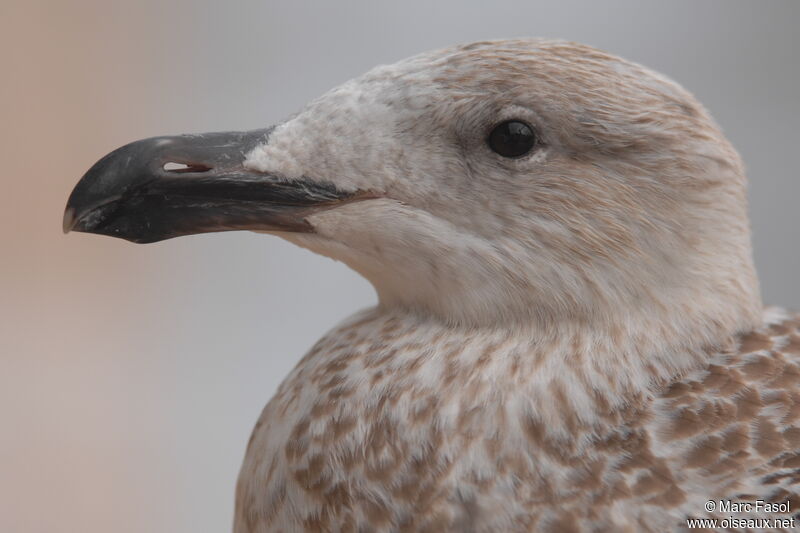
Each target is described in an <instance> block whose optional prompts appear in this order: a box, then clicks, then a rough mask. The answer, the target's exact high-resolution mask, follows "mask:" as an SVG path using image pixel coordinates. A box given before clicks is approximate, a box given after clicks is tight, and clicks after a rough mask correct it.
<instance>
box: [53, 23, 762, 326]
mask: <svg viewBox="0 0 800 533" xmlns="http://www.w3.org/2000/svg"><path fill="white" fill-rule="evenodd" d="M170 165H172V166H170ZM176 165H177V166H176ZM745 189H746V183H745V177H744V171H743V167H742V163H741V161H740V158H739V156H738V154H737V153H736V151H735V150H734V149H733V148H732V147H731V145H730V144H729V143H728V141H727V140H726V139H725V137H724V136H723V134H722V133H721V131H720V129H719V127H718V126H717V125H716V124H715V122H714V121H713V120H712V118H711V117H710V115H709V114H708V112H707V111H706V110H705V109H704V108H703V107H702V106H701V105H700V104H699V103H698V102H697V101H696V100H695V99H694V98H693V97H692V96H691V95H690V94H689V93H688V92H687V91H686V90H684V89H682V88H681V87H680V86H678V85H677V84H676V83H675V82H673V81H671V80H669V79H668V78H666V77H664V76H662V75H660V74H658V73H655V72H653V71H651V70H648V69H646V68H644V67H642V66H639V65H637V64H634V63H632V62H629V61H626V60H623V59H620V58H618V57H615V56H613V55H610V54H607V53H605V52H602V51H599V50H596V49H594V48H591V47H588V46H584V45H580V44H576V43H570V42H564V41H553V40H542V39H525V40H511V41H490V42H481V43H473V44H469V45H464V46H456V47H453V48H448V49H445V50H440V51H435V52H430V53H425V54H421V55H418V56H415V57H412V58H410V59H407V60H404V61H401V62H399V63H396V64H393V65H389V66H380V67H377V68H375V69H373V70H371V71H369V72H368V73H366V74H364V75H363V76H361V77H359V78H356V79H354V80H351V81H349V82H347V83H345V84H343V85H341V86H340V87H338V88H336V89H333V90H332V91H330V92H328V93H327V94H325V95H323V96H321V97H320V98H318V99H317V100H315V101H313V102H311V103H310V104H309V105H308V106H307V107H306V108H305V109H304V110H302V111H301V112H299V113H298V114H296V115H295V116H293V117H291V118H290V119H288V120H286V121H285V122H283V123H281V124H279V125H277V126H275V127H271V128H265V129H263V130H256V131H252V132H237V133H215V134H202V135H188V136H187V135H184V136H175V137H157V138H153V139H146V140H144V141H137V142H135V143H132V144H130V145H127V146H125V147H122V148H120V149H118V150H117V151H115V152H112V153H111V154H109V155H108V156H106V157H105V158H103V159H101V160H100V161H99V162H98V163H97V164H96V165H95V166H94V167H92V169H91V170H89V172H87V174H86V175H85V176H84V178H83V179H82V180H81V182H80V183H79V184H78V185H77V186H76V188H75V191H74V192H73V194H72V196H71V197H70V200H69V202H68V205H67V210H66V213H65V221H64V227H65V230H70V229H74V230H79V231H86V232H93V233H101V234H106V235H111V236H117V237H122V238H125V239H128V240H132V241H135V242H152V241H156V240H162V239H165V238H170V237H174V236H180V235H186V234H190V233H201V232H208V231H224V230H236V229H249V230H254V231H259V232H266V233H272V234H275V235H279V236H281V237H283V238H286V239H288V240H290V241H292V242H294V243H296V244H298V245H300V246H303V247H306V248H308V249H311V250H313V251H315V252H317V253H321V254H323V255H326V256H329V257H332V258H334V259H337V260H340V261H343V262H344V263H346V264H347V265H349V266H350V267H352V268H353V269H354V270H356V271H357V272H359V273H360V274H362V275H363V276H364V277H365V278H367V279H368V280H369V281H370V282H371V283H372V284H373V285H374V287H375V288H376V291H377V293H378V296H379V299H380V305H381V306H382V307H386V308H402V309H405V310H409V311H410V312H414V313H418V314H420V315H425V316H430V317H433V318H436V319H439V320H442V321H445V322H449V323H453V324H467V325H475V326H498V325H502V326H511V325H519V326H520V327H532V328H535V329H537V330H539V331H556V330H558V329H559V328H563V327H567V326H572V325H575V326H577V327H585V326H587V325H589V326H591V327H596V328H600V329H603V330H605V331H612V330H613V331H632V332H633V331H637V334H640V335H646V334H647V333H646V331H647V330H646V328H645V327H644V326H643V325H644V324H649V325H650V326H648V327H651V326H652V327H656V329H658V328H660V329H659V332H660V333H662V334H664V332H666V331H679V330H683V331H686V332H692V334H693V335H700V336H701V337H703V338H706V337H707V338H714V337H715V336H718V334H719V333H720V332H733V331H735V330H738V329H745V328H747V327H749V326H751V325H752V324H753V323H754V322H755V320H756V319H757V316H758V314H759V312H760V298H759V294H758V284H757V281H756V277H755V272H754V268H753V264H752V253H751V246H750V234H749V224H748V218H747V206H746V197H745ZM654 324H659V326H653V325H654ZM656 334H657V332H655V331H654V332H653V335H656Z"/></svg>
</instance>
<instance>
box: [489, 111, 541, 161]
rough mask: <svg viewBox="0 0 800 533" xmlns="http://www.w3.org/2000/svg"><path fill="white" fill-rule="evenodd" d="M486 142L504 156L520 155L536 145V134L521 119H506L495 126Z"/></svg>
mask: <svg viewBox="0 0 800 533" xmlns="http://www.w3.org/2000/svg"><path fill="white" fill-rule="evenodd" d="M486 142H488V143H489V148H491V149H492V150H494V151H495V152H497V153H498V154H500V155H502V156H503V157H520V156H523V155H525V154H527V153H528V152H530V151H531V150H532V149H533V147H534V146H535V145H536V134H535V133H533V128H531V127H530V126H528V125H527V124H525V123H524V122H522V121H520V120H506V121H505V122H501V123H500V124H498V125H497V126H495V128H494V129H493V130H492V132H491V133H490V134H489V138H488V139H486Z"/></svg>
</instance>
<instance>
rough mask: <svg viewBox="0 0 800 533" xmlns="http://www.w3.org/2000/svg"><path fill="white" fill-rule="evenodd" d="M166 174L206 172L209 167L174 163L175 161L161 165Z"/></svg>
mask: <svg viewBox="0 0 800 533" xmlns="http://www.w3.org/2000/svg"><path fill="white" fill-rule="evenodd" d="M161 168H163V169H164V170H165V171H166V172H175V173H182V172H208V171H209V170H211V167H209V166H206V165H202V164H199V163H188V164H187V163H176V162H175V161H167V162H166V163H164V164H163V165H162V167H161Z"/></svg>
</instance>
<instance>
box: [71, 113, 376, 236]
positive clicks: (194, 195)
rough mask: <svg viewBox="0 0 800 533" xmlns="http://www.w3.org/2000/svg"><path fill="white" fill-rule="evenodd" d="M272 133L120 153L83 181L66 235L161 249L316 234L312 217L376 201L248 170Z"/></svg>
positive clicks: (138, 146) (166, 141)
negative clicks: (195, 239) (176, 241)
mask: <svg viewBox="0 0 800 533" xmlns="http://www.w3.org/2000/svg"><path fill="white" fill-rule="evenodd" d="M271 131H272V129H271V128H270V129H262V130H254V131H247V132H222V133H204V134H200V135H177V136H174V137H153V138H150V139H144V140H141V141H136V142H133V143H130V144H127V145H125V146H123V147H122V148H118V149H117V150H114V151H113V152H111V153H110V154H108V155H107V156H105V157H104V158H102V159H101V160H100V161H98V162H97V163H95V165H94V166H93V167H92V168H90V169H89V171H88V172H87V173H86V174H85V175H84V176H83V178H81V180H80V181H79V182H78V184H77V185H76V186H75V189H74V190H73V191H72V194H71V195H70V197H69V200H68V201H67V208H66V210H65V211H64V232H65V233H67V232H69V231H73V230H74V231H83V232H87V233H98V234H101V235H110V236H112V237H119V238H122V239H126V240H129V241H132V242H138V243H147V242H156V241H161V240H164V239H170V238H172V237H180V236H182V235H191V234H194V233H208V232H212V231H232V230H259V231H295V232H311V231H313V228H312V226H311V225H310V224H309V223H308V222H307V221H306V220H305V218H306V216H308V215H310V214H312V213H314V212H316V211H319V210H322V209H328V208H331V207H335V206H337V205H339V204H341V203H344V202H349V201H354V200H358V199H362V198H365V197H368V196H370V194H369V193H366V192H364V191H349V192H348V191H342V190H340V189H338V188H336V187H335V186H334V185H332V184H330V183H326V182H319V181H315V180H311V179H305V178H304V179H294V180H287V179H284V178H281V177H280V176H276V175H273V174H268V173H261V172H256V171H252V170H248V169H246V168H244V166H243V161H244V158H245V154H247V153H248V152H249V151H250V150H252V149H253V148H254V147H255V146H257V145H258V144H263V143H265V142H267V140H268V138H269V135H270V132H271Z"/></svg>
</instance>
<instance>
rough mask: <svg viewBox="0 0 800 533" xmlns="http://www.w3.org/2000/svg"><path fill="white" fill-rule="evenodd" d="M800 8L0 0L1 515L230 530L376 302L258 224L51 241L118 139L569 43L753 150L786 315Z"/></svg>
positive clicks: (249, 123)
mask: <svg viewBox="0 0 800 533" xmlns="http://www.w3.org/2000/svg"><path fill="white" fill-rule="evenodd" d="M798 27H800V2H796V1H791V0H786V1H778V0H773V1H770V2H754V1H733V0H716V1H709V0H684V1H675V0H673V1H670V2H660V1H658V2H657V1H652V2H645V1H641V0H629V1H605V2H595V1H585V2H576V1H563V0H562V1H558V2H554V1H552V0H551V1H531V0H526V1H518V2H502V1H494V2H486V1H480V2H478V1H456V0H449V1H445V2H430V1H429V0H414V1H408V0H407V1H403V2H398V1H392V2H374V1H366V0H365V1H360V2H338V3H334V2H318V3H305V2H292V3H289V2H286V3H277V2H263V1H262V2H256V1H240V2H237V1H230V2H214V1H212V0H201V1H199V2H180V1H169V0H166V1H162V0H140V1H128V2H114V1H101V0H77V1H74V2H58V1H55V0H53V1H50V2H37V1H28V2H23V1H21V0H20V1H18V0H11V1H10V2H9V0H5V1H4V2H2V3H0V54H1V55H0V60H2V71H1V72H2V74H0V117H2V123H1V125H0V136H2V137H1V138H0V157H1V159H0V160H1V161H2V171H0V176H2V178H0V179H2V193H0V204H1V205H0V217H2V221H3V222H2V224H0V242H2V248H1V250H2V251H1V252H0V280H2V281H1V283H2V285H0V363H1V364H2V366H1V367H0V531H3V532H9V533H12V532H48V533H49V532H61V531H69V532H72V531H75V532H88V533H92V532H105V531H114V532H118V533H126V532H142V531H147V532H158V533H160V532H164V533H167V532H169V533H178V532H219V531H227V530H228V529H229V528H230V522H231V516H232V508H233V491H234V483H235V479H236V475H237V473H238V468H239V464H240V461H241V459H242V456H243V452H244V447H245V444H246V442H247V438H248V436H249V433H250V429H251V427H252V425H253V423H254V422H255V420H256V418H257V416H258V414H259V412H260V410H261V408H262V407H263V406H264V404H265V403H266V402H267V400H268V399H269V397H270V396H271V394H272V392H273V390H274V389H275V387H276V386H277V384H278V383H279V381H280V380H281V378H282V377H283V376H284V375H285V374H286V373H287V372H288V371H289V370H290V369H291V367H292V366H293V365H294V364H295V363H296V361H297V360H298V359H299V358H300V356H301V355H302V354H303V353H304V352H305V351H306V350H307V349H308V348H309V347H310V346H311V344H312V343H313V342H314V341H315V340H316V339H317V338H318V337H319V336H320V335H322V334H323V333H324V332H325V331H326V330H327V329H328V328H330V327H331V326H332V325H334V324H335V323H336V322H337V321H339V320H341V319H342V318H344V317H345V316H346V315H348V314H349V313H351V312H353V311H355V310H356V309H358V308H361V307H364V306H367V305H370V304H371V303H372V302H373V301H374V299H375V298H374V294H373V292H372V289H371V288H370V287H369V286H368V285H367V283H366V282H364V281H363V280H361V279H360V278H358V277H357V276H356V275H355V274H354V273H352V272H350V271H348V270H347V269H346V268H345V267H344V266H343V265H341V264H339V263H334V262H332V261H330V260H327V259H324V258H321V257H318V256H314V255H312V254H311V253H309V252H306V251H303V250H300V249H296V248H293V247H292V246H290V245H289V244H287V243H284V242H282V241H279V240H277V239H274V238H270V237H266V236H263V235H256V234H248V233H237V234H217V235H204V236H195V237H189V238H183V239H178V240H172V241H167V242H163V243H158V244H153V245H147V246H136V245H133V244H129V243H126V242H123V241H118V240H113V239H108V238H100V237H97V236H91V235H82V234H71V235H69V236H64V235H62V234H61V216H62V209H63V206H64V203H65V201H66V199H67V195H68V194H69V192H70V190H71V188H72V186H73V185H74V184H75V183H76V182H77V180H78V178H80V176H81V175H82V173H83V172H84V171H85V170H87V169H88V167H89V166H90V165H91V164H92V163H94V161H95V160H97V159H98V158H99V157H101V156H102V155H104V154H105V153H107V152H108V151H110V150H112V149H113V148H116V147H117V146H119V145H121V144H124V143H126V142H128V141H131V140H134V139H138V138H142V137H149V136H152V135H157V134H168V133H181V132H199V131H213V130H227V129H231V130H232V129H250V128H256V127H262V126H265V125H268V124H272V123H274V122H277V121H280V120H281V119H283V118H285V117H286V116H287V115H289V114H290V113H292V112H294V111H296V110H298V109H299V108H300V107H301V106H302V105H303V104H304V103H305V102H307V101H308V100H309V99H311V98H313V97H315V96H317V95H319V94H321V93H322V92H324V91H326V90H327V89H329V88H331V87H333V86H335V85H337V84H339V83H341V82H343V81H345V80H347V79H348V78H351V77H352V76H355V75H358V74H360V73H361V72H363V71H365V70H367V69H369V68H371V67H372V66H374V65H376V64H380V63H390V62H393V61H396V60H399V59H402V58H404V57H406V56H409V55H412V54H415V53H417V52H421V51H424V50H428V49H431V48H436V47H442V46H446V45H450V44H454V43H459V42H469V41H473V40H479V39H486V38H495V37H519V36H549V37H562V38H567V39H572V40H577V41H583V42H586V43H588V44H592V45H595V46H598V47H600V48H604V49H607V50H609V51H611V52H614V53H617V54H619V55H622V56H624V57H627V58H629V59H632V60H635V61H638V62H641V63H643V64H645V65H647V66H650V67H652V68H654V69H656V70H659V71H662V72H664V73H666V74H667V75H669V76H671V77H672V78H674V79H676V80H678V81H679V82H680V83H682V84H683V85H685V86H686V87H687V88H688V89H689V90H691V91H692V92H694V93H695V94H696V95H697V96H698V98H699V99H700V100H701V101H702V102H704V103H705V105H706V106H707V107H708V108H709V109H710V110H711V112H712V113H713V114H714V116H715V117H716V118H717V120H718V121H719V122H720V123H721V124H722V126H723V128H724V129H725V131H726V132H727V134H728V136H729V137H730V138H731V140H732V141H733V143H734V144H735V145H736V146H737V147H738V149H739V150H740V151H741V152H742V154H743V156H744V159H745V161H746V163H747V165H748V169H749V176H750V180H751V182H750V198H751V214H752V221H753V228H754V239H755V253H756V262H757V265H758V268H759V272H760V275H761V280H762V284H763V292H764V297H765V301H766V302H770V303H776V304H782V305H785V306H789V307H794V308H796V309H797V308H800V283H798V282H797V273H798V270H800V249H798V246H797V239H796V237H795V232H796V229H797V228H798V226H799V225H800V213H799V212H798V210H797V209H796V206H797V203H798V200H799V199H800V180H799V179H798V177H800V175H799V174H798V170H797V164H796V157H797V156H798V153H800V149H799V148H798V144H799V143H800V135H798V130H797V128H798V126H797V124H798V122H800V121H798V118H800V117H799V116H798V111H800V98H799V97H798V95H800V67H798V63H799V62H798V60H797V57H798V54H800V32H798Z"/></svg>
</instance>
